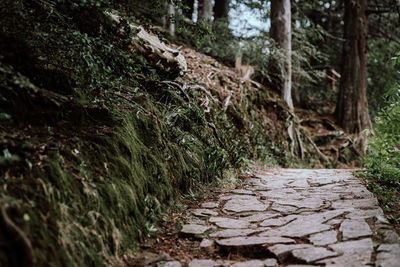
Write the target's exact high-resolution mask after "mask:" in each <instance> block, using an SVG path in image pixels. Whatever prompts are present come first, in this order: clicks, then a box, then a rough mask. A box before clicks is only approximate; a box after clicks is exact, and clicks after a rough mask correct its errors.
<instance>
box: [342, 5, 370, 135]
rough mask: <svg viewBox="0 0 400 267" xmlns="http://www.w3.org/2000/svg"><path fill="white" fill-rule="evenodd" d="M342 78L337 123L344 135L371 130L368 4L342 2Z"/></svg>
mask: <svg viewBox="0 0 400 267" xmlns="http://www.w3.org/2000/svg"><path fill="white" fill-rule="evenodd" d="M344 3H345V11H344V12H345V13H344V39H345V43H344V45H343V54H342V56H343V58H342V77H341V80H340V88H339V96H338V102H337V105H336V111H335V115H336V120H337V123H338V125H340V126H341V127H342V128H343V129H344V130H345V131H346V132H349V133H359V132H361V131H362V130H364V129H370V128H371V120H370V117H369V114H368V102H367V39H366V38H367V31H368V26H367V17H366V12H365V11H366V8H367V0H356V1H344Z"/></svg>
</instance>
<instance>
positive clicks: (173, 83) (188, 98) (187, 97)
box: [161, 81, 190, 102]
mask: <svg viewBox="0 0 400 267" xmlns="http://www.w3.org/2000/svg"><path fill="white" fill-rule="evenodd" d="M161 83H163V84H166V85H169V86H175V87H176V88H178V89H179V90H180V91H181V92H182V94H183V95H184V96H185V98H186V99H187V101H188V102H190V97H189V95H188V94H187V93H186V92H185V89H184V88H183V87H182V86H181V85H180V84H178V83H176V82H173V81H162V82H161ZM184 86H185V85H184Z"/></svg>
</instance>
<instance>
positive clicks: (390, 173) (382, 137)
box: [364, 88, 400, 188]
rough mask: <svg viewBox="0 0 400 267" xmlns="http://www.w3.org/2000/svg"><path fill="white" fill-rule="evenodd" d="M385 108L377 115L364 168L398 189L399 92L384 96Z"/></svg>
mask: <svg viewBox="0 0 400 267" xmlns="http://www.w3.org/2000/svg"><path fill="white" fill-rule="evenodd" d="M386 98H387V106H386V107H384V108H383V109H382V110H381V111H380V112H379V113H378V115H377V117H376V119H375V121H376V125H375V132H374V135H373V136H372V137H371V138H370V140H369V143H368V147H369V150H370V152H369V154H368V155H367V156H366V157H365V159H364V166H365V167H366V168H367V169H368V171H369V172H372V173H373V174H374V178H375V179H377V180H378V181H381V182H382V183H384V184H386V185H388V186H393V187H398V188H400V132H399V129H400V91H399V88H395V89H393V90H391V91H390V92H389V93H387V94H386Z"/></svg>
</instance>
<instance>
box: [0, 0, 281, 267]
mask: <svg viewBox="0 0 400 267" xmlns="http://www.w3.org/2000/svg"><path fill="white" fill-rule="evenodd" d="M117 2H123V1H117ZM108 3H109V1H106V0H101V1H100V0H99V1H85V0H74V1H64V0H59V1H42V0H36V1H11V0H8V1H6V4H5V5H1V6H0V15H1V16H0V22H1V23H0V25H1V26H0V27H1V30H2V31H1V32H0V39H1V40H2V42H0V48H1V49H0V123H1V125H0V176H1V177H2V179H0V196H1V200H2V201H3V203H7V204H9V205H10V206H11V207H12V209H13V210H15V212H13V213H11V214H10V218H11V220H12V221H14V222H15V223H16V224H17V225H18V226H19V227H21V229H22V230H23V231H24V232H25V233H28V235H29V239H30V240H31V241H32V243H33V247H34V250H35V255H36V258H37V262H38V265H40V266H88V265H90V266H91V265H93V266H102V265H106V266H111V265H117V263H119V262H118V260H119V259H120V258H119V257H120V256H121V255H123V254H124V253H127V252H129V251H130V250H132V249H135V246H136V244H137V240H138V239H140V238H143V237H146V236H150V235H152V234H154V233H155V232H156V225H157V222H158V220H159V219H160V217H161V215H162V212H164V211H165V210H166V209H167V208H168V207H169V205H171V204H172V203H173V201H174V199H175V198H176V196H178V195H180V194H187V193H190V192H192V194H191V195H196V194H197V193H193V192H196V189H197V188H198V186H199V185H202V184H205V183H213V184H217V181H218V180H220V179H222V178H223V177H225V176H226V174H227V173H228V172H230V171H231V169H239V168H241V167H242V166H243V164H244V162H245V159H249V158H252V159H260V160H271V158H272V157H273V155H274V154H276V155H279V154H281V153H282V151H284V150H286V144H285V143H284V141H283V140H284V138H283V137H281V136H280V135H279V134H277V135H278V137H274V139H276V141H272V140H271V139H273V138H272V137H270V136H268V135H266V134H264V131H265V129H268V128H271V127H270V126H269V125H267V124H262V123H260V121H262V120H260V117H259V116H261V115H260V114H258V113H257V112H255V111H254V110H253V109H252V107H253V106H261V105H262V104H260V103H261V102H262V101H261V100H260V99H262V98H265V95H261V93H260V92H249V94H248V95H247V96H245V97H243V100H242V101H241V102H240V103H235V104H231V105H230V106H229V108H228V110H227V112H225V111H223V110H222V109H221V106H220V105H219V103H212V104H210V111H209V112H208V113H206V112H205V110H204V107H202V106H200V105H198V103H201V102H202V101H204V95H202V94H201V93H199V92H198V91H196V90H187V91H186V92H187V93H188V94H189V98H190V100H188V99H187V98H186V97H185V96H184V95H183V94H181V92H180V91H179V90H177V88H174V87H172V86H167V85H166V84H163V83H162V81H164V80H173V79H175V77H176V73H173V72H171V71H168V70H165V69H162V68H159V67H158V66H154V65H152V64H149V62H148V61H147V59H146V58H145V57H144V56H142V55H139V54H137V53H136V51H134V50H133V49H132V50H131V49H130V48H131V47H132V46H131V45H132V44H131V37H132V34H133V33H131V32H129V30H128V28H127V27H125V28H124V32H121V31H120V30H119V26H116V25H115V24H113V22H112V21H111V20H110V19H109V18H108V17H107V16H106V15H105V13H104V11H105V10H107V9H109V8H111V3H110V4H108ZM113 4H115V5H116V6H118V5H117V3H113ZM124 11H126V10H121V11H120V12H121V13H122V14H123V13H124ZM125 26H126V25H125ZM26 29H29V30H28V31H27V30H26ZM3 40H4V41H5V42H3ZM121 95H122V96H124V97H121ZM281 108H282V107H281V106H279V105H278V107H277V109H279V112H277V113H279V114H280V116H283V117H286V116H288V115H287V114H285V113H284V110H283V109H282V110H281ZM212 126H214V127H212ZM282 161H284V159H282ZM0 238H2V237H0ZM0 243H4V244H8V243H7V242H6V241H5V240H0ZM2 249H3V247H2ZM11 250H12V251H14V252H13V253H11V254H10V255H8V257H4V258H3V257H1V258H0V260H1V261H3V260H4V261H6V260H7V259H8V258H17V259H18V253H21V252H20V251H19V250H18V249H13V248H12V249H11ZM2 252H3V250H1V251H0V254H1V256H3V253H2ZM1 264H2V265H5V266H7V265H8V264H7V262H1Z"/></svg>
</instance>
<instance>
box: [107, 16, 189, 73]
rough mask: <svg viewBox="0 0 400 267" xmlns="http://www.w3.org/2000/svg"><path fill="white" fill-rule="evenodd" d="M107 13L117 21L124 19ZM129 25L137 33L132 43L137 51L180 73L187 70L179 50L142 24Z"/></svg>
mask: <svg viewBox="0 0 400 267" xmlns="http://www.w3.org/2000/svg"><path fill="white" fill-rule="evenodd" d="M106 14H107V15H108V16H110V17H111V19H113V20H114V21H115V22H116V23H120V22H121V20H122V19H121V17H120V16H118V15H116V14H114V13H111V12H106ZM128 26H129V28H130V29H131V30H132V32H134V33H136V34H135V35H134V37H133V39H132V41H133V42H132V45H133V46H134V47H135V48H136V51H137V52H139V53H140V54H142V55H144V56H146V57H147V58H149V59H151V61H152V62H153V63H154V65H155V66H159V65H160V64H161V66H162V67H163V68H164V69H166V70H168V69H176V70H178V71H179V72H180V74H182V73H183V72H185V71H186V70H187V64H186V59H185V57H184V56H183V55H182V54H181V53H180V51H179V50H176V49H172V48H170V47H168V46H167V45H166V44H164V43H163V42H162V41H160V39H158V37H157V36H156V35H154V34H151V33H149V32H147V31H146V30H145V29H144V28H143V27H142V26H137V25H134V24H132V23H129V24H128Z"/></svg>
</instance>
